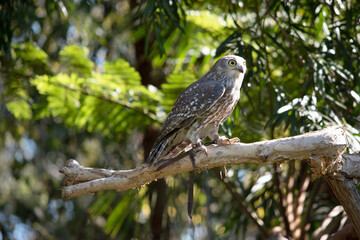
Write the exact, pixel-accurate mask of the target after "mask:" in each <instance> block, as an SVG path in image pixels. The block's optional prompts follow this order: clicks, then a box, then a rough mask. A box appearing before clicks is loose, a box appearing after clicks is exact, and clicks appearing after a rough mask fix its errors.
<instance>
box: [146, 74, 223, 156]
mask: <svg viewBox="0 0 360 240" xmlns="http://www.w3.org/2000/svg"><path fill="white" fill-rule="evenodd" d="M224 92H225V86H224V85H223V84H222V83H221V82H219V81H216V80H207V79H203V78H202V79H199V80H198V81H196V82H194V83H192V84H191V85H190V86H188V87H187V88H186V89H185V90H184V92H182V93H181V94H180V96H179V98H178V99H177V100H176V102H175V104H174V106H173V108H172V109H171V111H170V113H169V116H168V117H167V118H166V120H165V123H164V125H163V128H162V129H161V132H160V136H159V137H158V139H157V141H156V143H155V145H154V147H153V149H152V151H151V152H150V155H149V157H148V159H147V161H146V162H155V161H156V160H157V158H158V157H159V156H160V155H161V153H162V151H163V150H164V148H165V146H166V144H168V142H169V139H170V137H171V136H172V135H173V134H175V133H176V132H178V131H179V130H180V129H182V128H185V127H188V126H190V125H191V124H192V123H193V122H194V121H195V119H196V118H197V117H198V116H201V115H202V114H203V113H204V112H206V111H207V110H209V109H210V108H211V107H212V106H213V105H214V104H215V103H216V102H217V101H218V100H219V99H220V98H221V96H222V95H223V94H224Z"/></svg>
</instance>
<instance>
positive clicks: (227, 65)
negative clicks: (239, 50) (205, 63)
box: [210, 55, 247, 82]
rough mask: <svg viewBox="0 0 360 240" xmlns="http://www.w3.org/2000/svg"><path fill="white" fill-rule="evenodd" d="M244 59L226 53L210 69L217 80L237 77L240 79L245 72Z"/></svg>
mask: <svg viewBox="0 0 360 240" xmlns="http://www.w3.org/2000/svg"><path fill="white" fill-rule="evenodd" d="M246 69H247V68H246V61H245V59H243V58H242V57H239V56H235V55H227V56H225V57H222V58H220V59H219V60H218V61H217V62H216V63H215V64H214V66H213V68H212V69H211V70H210V72H212V73H215V74H214V75H215V76H216V78H217V79H218V80H225V81H227V82H228V81H229V80H230V81H231V80H232V81H234V80H235V79H239V80H240V81H242V80H243V79H244V75H245V72H246Z"/></svg>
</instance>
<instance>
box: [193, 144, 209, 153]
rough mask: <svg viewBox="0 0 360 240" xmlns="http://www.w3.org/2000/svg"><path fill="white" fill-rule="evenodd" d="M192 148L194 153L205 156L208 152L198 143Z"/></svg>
mask: <svg viewBox="0 0 360 240" xmlns="http://www.w3.org/2000/svg"><path fill="white" fill-rule="evenodd" d="M193 148H194V151H195V152H204V153H205V154H206V156H207V155H208V154H207V152H208V150H207V148H206V147H205V146H204V145H203V144H202V143H201V142H198V143H196V144H194V146H193Z"/></svg>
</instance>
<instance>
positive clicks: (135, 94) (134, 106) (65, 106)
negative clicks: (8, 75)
mask: <svg viewBox="0 0 360 240" xmlns="http://www.w3.org/2000/svg"><path fill="white" fill-rule="evenodd" d="M60 56H61V58H60V63H61V70H62V72H65V73H59V74H56V75H54V76H49V75H39V76H36V77H34V78H33V79H32V80H31V84H32V85H34V86H35V87H36V88H37V90H38V91H39V93H40V94H41V95H42V96H44V97H45V98H46V104H45V105H46V106H44V107H43V109H42V111H43V112H45V113H47V115H48V116H50V115H51V116H53V117H59V118H61V119H62V120H63V121H64V122H65V123H66V124H68V125H70V126H73V127H76V128H85V129H86V130H87V131H89V132H93V131H99V132H102V133H103V134H104V135H113V136H114V135H120V136H121V135H122V134H126V133H128V132H129V131H130V130H133V129H139V128H143V127H145V126H146V125H147V124H150V123H151V122H154V121H159V119H158V117H157V116H156V112H157V106H158V103H159V101H160V97H159V96H160V94H159V92H158V90H157V89H156V88H150V89H151V91H150V90H149V89H148V88H146V87H145V86H143V85H141V82H140V75H139V73H138V72H137V71H136V70H135V69H134V68H133V67H131V66H130V64H129V63H127V62H126V61H125V60H123V59H118V60H116V61H115V62H107V63H105V65H104V72H103V73H99V72H95V71H94V70H93V66H94V64H93V63H92V61H91V60H89V59H88V50H87V49H86V48H82V47H78V46H68V47H65V48H64V49H63V50H62V51H61V52H60ZM75 70H76V71H75ZM68 73H71V74H68ZM45 115H46V114H45Z"/></svg>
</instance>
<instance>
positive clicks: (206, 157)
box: [61, 127, 347, 199]
mask: <svg viewBox="0 0 360 240" xmlns="http://www.w3.org/2000/svg"><path fill="white" fill-rule="evenodd" d="M346 146H347V142H346V134H345V131H344V129H343V128H341V127H330V128H326V129H324V130H321V131H317V132H311V133H306V134H303V135H300V136H296V137H289V138H282V139H276V140H270V141H263V142H256V143H250V144H245V143H236V144H231V145H221V146H216V145H212V146H209V147H208V151H207V154H206V153H204V152H198V153H197V154H196V170H197V171H202V170H205V169H209V168H214V167H219V166H224V165H232V164H235V165H236V164H243V163H258V164H273V163H281V162H283V161H288V160H295V159H300V160H307V159H311V163H312V164H313V166H314V167H315V168H316V170H313V173H314V176H315V177H318V175H319V174H320V175H321V174H333V175H339V173H338V170H339V169H341V163H343V161H342V160H341V161H339V156H340V155H341V154H342V153H343V152H344V151H345V148H346ZM331 159H333V160H331ZM163 163H164V162H159V163H157V164H156V165H154V166H148V165H146V164H144V165H141V166H139V167H137V168H135V169H132V170H107V169H96V168H86V167H83V166H81V165H80V164H79V163H77V162H76V161H75V160H68V162H67V163H66V165H65V167H64V168H63V169H62V170H61V172H62V173H64V174H65V185H66V186H65V187H64V188H63V191H62V197H63V198H65V199H68V198H73V197H76V196H80V195H83V194H86V193H93V192H97V191H101V190H108V189H113V190H117V191H125V190H127V189H131V188H137V187H141V186H142V185H144V184H147V183H150V182H152V181H155V180H156V179H158V178H162V177H165V176H168V175H173V174H178V173H182V172H188V171H191V170H192V169H193V167H192V164H191V161H190V158H189V157H188V156H186V157H184V158H183V159H181V160H179V161H177V162H175V163H173V164H171V165H169V166H167V167H166V168H164V169H161V170H160V171H156V169H157V168H158V167H159V166H160V165H161V164H163ZM320 163H322V164H320ZM320 175H319V176H320Z"/></svg>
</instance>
